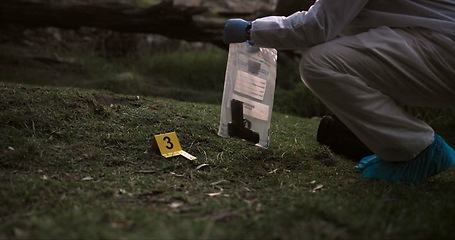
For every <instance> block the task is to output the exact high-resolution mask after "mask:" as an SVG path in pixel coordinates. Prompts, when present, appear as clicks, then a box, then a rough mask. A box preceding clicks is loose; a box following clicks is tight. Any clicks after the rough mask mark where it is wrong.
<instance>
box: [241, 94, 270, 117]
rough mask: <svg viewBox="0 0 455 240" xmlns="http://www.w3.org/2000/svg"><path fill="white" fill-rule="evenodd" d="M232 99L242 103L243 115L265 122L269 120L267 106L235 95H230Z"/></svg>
mask: <svg viewBox="0 0 455 240" xmlns="http://www.w3.org/2000/svg"><path fill="white" fill-rule="evenodd" d="M232 98H233V99H237V100H239V101H242V102H243V114H244V115H248V116H251V117H254V118H257V119H260V120H264V121H267V120H268V118H269V106H268V105H266V104H263V103H259V102H256V101H253V100H250V99H248V98H244V97H241V96H239V95H237V94H233V95H232Z"/></svg>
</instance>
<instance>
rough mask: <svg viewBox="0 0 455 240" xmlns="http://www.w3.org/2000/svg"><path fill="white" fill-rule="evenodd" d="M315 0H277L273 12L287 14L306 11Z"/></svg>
mask: <svg viewBox="0 0 455 240" xmlns="http://www.w3.org/2000/svg"><path fill="white" fill-rule="evenodd" d="M314 2H315V0H279V1H278V4H277V6H276V8H275V14H276V15H280V16H289V15H291V14H293V13H295V12H297V11H307V10H308V9H309V8H310V7H311V6H312V5H313V4H314Z"/></svg>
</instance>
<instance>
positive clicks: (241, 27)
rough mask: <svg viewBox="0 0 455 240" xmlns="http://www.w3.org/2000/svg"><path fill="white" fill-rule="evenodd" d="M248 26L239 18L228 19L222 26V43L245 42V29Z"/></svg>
mask: <svg viewBox="0 0 455 240" xmlns="http://www.w3.org/2000/svg"><path fill="white" fill-rule="evenodd" d="M248 24H250V22H247V21H245V20H243V19H240V18H235V19H229V20H227V21H226V24H225V25H224V32H223V42H224V43H226V44H229V43H241V42H245V41H246V40H247V39H246V27H247V26H248Z"/></svg>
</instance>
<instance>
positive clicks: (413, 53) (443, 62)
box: [223, 0, 455, 185]
mask: <svg viewBox="0 0 455 240" xmlns="http://www.w3.org/2000/svg"><path fill="white" fill-rule="evenodd" d="M223 39H224V42H225V43H240V42H244V41H247V40H249V41H251V42H252V43H253V44H255V45H256V46H258V47H266V48H276V49H278V50H281V49H301V50H303V57H302V60H301V64H300V75H301V79H302V80H303V82H304V83H305V84H306V85H307V86H308V88H309V89H310V90H311V91H312V92H313V93H314V94H315V95H316V96H318V97H319V98H320V99H321V101H322V102H323V103H324V104H325V105H326V106H327V107H328V108H329V109H330V110H331V111H332V112H333V113H334V114H335V115H336V116H337V117H338V118H339V119H340V120H341V121H342V122H343V123H344V124H345V125H346V126H347V127H348V128H349V129H350V130H351V131H352V132H353V133H354V134H355V135H356V136H357V137H358V138H359V139H360V140H361V141H362V142H363V143H364V144H365V145H366V146H367V147H368V148H369V149H371V151H372V152H373V153H374V154H373V155H371V156H367V157H364V158H362V159H361V160H360V163H359V164H358V165H357V168H359V169H362V173H361V174H360V178H362V179H379V180H385V181H390V182H399V183H405V184H411V185H417V184H420V183H423V182H424V181H425V180H426V179H427V178H428V177H430V176H433V175H436V174H438V173H440V172H442V171H444V170H446V169H447V168H449V167H451V166H453V165H455V152H454V150H453V149H452V148H451V147H450V146H449V145H447V143H446V142H445V141H444V140H443V138H442V137H441V136H440V135H438V134H436V133H435V132H434V130H433V129H432V128H431V127H430V126H429V125H427V124H426V123H425V122H423V121H421V120H419V119H418V118H416V117H413V116H411V115H410V114H408V113H407V112H406V111H405V110H404V109H403V106H405V105H407V106H425V107H450V106H455V42H454V41H455V0H431V1H430V0H319V1H316V2H315V3H314V5H313V6H312V7H311V8H310V9H308V11H299V12H296V13H294V14H292V15H290V16H288V17H284V16H269V17H264V18H259V19H256V20H254V21H252V22H249V21H245V20H242V19H230V20H228V21H227V22H226V25H225V28H224V35H223Z"/></svg>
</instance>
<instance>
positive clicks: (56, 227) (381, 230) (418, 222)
mask: <svg viewBox="0 0 455 240" xmlns="http://www.w3.org/2000/svg"><path fill="white" fill-rule="evenodd" d="M1 47H2V49H1V50H2V51H0V63H1V64H0V67H1V68H0V70H1V71H0V80H1V82H0V98H1V100H0V136H1V138H0V239H62V238H63V239H107V238H109V239H452V238H454V236H455V234H454V233H453V230H452V227H453V225H454V224H455V220H453V216H454V214H455V203H454V201H453V196H454V194H455V188H453V182H454V181H455V171H454V169H450V170H448V171H446V172H444V173H442V174H440V175H438V176H435V177H433V178H431V179H430V180H429V181H428V182H426V183H425V184H423V185H422V186H419V187H408V186H402V185H396V184H387V183H383V182H375V181H360V180H358V178H357V177H358V171H357V170H356V169H355V168H354V166H355V162H353V161H351V160H348V159H345V158H343V157H341V156H338V155H335V154H333V153H332V152H331V151H330V150H328V149H327V148H325V147H323V146H320V145H319V144H318V143H317V142H316V141H315V134H316V128H317V124H318V121H316V120H311V119H308V118H302V117H297V116H294V115H288V114H285V112H286V111H277V112H275V113H274V115H273V119H272V129H271V130H272V135H271V147H270V148H269V149H261V148H258V147H255V146H251V145H249V144H248V143H246V142H243V141H241V140H236V139H225V138H221V137H219V136H217V134H216V133H217V129H218V124H219V111H220V106H219V102H218V101H219V100H221V95H220V93H221V92H220V91H221V89H222V84H221V88H220V86H219V85H210V84H215V83H216V82H217V81H219V79H220V78H221V79H223V75H224V69H223V67H224V66H223V65H224V64H225V63H224V62H223V61H225V59H223V58H220V59H218V58H217V56H219V55H211V54H213V52H212V51H209V52H208V53H206V54H207V57H203V56H202V57H201V56H200V55H199V57H198V58H196V59H194V54H190V53H188V55H185V54H183V55H178V56H177V57H178V59H179V60H180V61H177V60H175V58H176V57H175V56H174V57H166V56H160V58H159V60H156V58H155V57H153V58H145V59H141V60H140V61H139V60H134V61H133V60H131V59H130V60H128V59H127V60H121V59H120V60H116V61H106V60H105V59H102V58H98V57H93V56H89V57H88V56H86V55H84V53H78V54H82V55H84V57H83V58H81V57H78V56H80V55H78V54H75V53H67V52H65V51H63V50H62V51H61V52H59V51H58V50H54V53H56V54H57V55H46V53H43V52H41V50H42V49H41V50H40V49H39V48H27V49H25V50H24V48H22V47H21V48H17V47H16V46H11V45H8V46H6V45H2V46H1ZM18 51H22V54H20V55H18V54H17V52H18ZM200 58H203V59H208V60H204V61H202V62H204V63H205V67H207V66H208V67H207V68H202V67H201V66H200V65H201V62H200V61H199V60H198V59H200ZM80 59H84V60H83V61H82V60H80ZM216 62H222V64H221V67H220V66H219V65H220V64H214V65H209V64H212V63H216ZM193 63H197V64H195V65H191V64H193ZM160 64H161V65H160ZM179 64H181V65H179ZM173 65H177V66H178V67H177V68H178V69H182V68H183V69H185V71H182V72H183V74H182V72H180V73H179V72H178V71H175V72H172V74H173V75H171V77H168V76H166V74H164V73H165V72H162V73H160V71H162V69H165V68H166V67H169V66H173ZM191 66H193V67H194V68H195V69H193V68H192V67H191ZM186 67H187V68H186ZM198 67H200V68H201V69H199V68H198ZM220 68H221V70H220ZM160 69H161V70H160ZM192 69H193V70H192ZM212 70H213V72H211V73H210V74H207V71H212ZM188 71H191V74H187V73H188ZM220 71H221V73H219V72H220ZM152 73H153V74H152ZM204 74H206V75H204ZM190 75H191V76H190ZM185 76H186V77H185ZM201 76H202V77H201ZM182 79H196V80H195V83H193V84H196V86H197V87H195V88H191V87H189V86H193V84H189V83H188V82H186V83H185V82H183V83H182V82H181V81H182ZM201 79H203V80H204V81H202V82H203V83H210V84H208V85H207V84H206V85H203V84H201V81H200V80H201ZM222 82H223V80H221V83H222ZM177 83H178V84H177ZM185 84H189V85H185ZM198 84H199V85H198ZM67 86H70V87H67ZM128 86H129V87H130V88H128ZM204 87H206V88H204ZM92 89H93V90H92ZM103 89H108V90H103ZM197 89H200V90H199V91H198V90H197ZM187 90H189V91H187ZM279 91H283V95H277V96H276V99H277V102H278V104H277V106H280V104H279V101H281V100H282V99H283V98H284V97H283V98H282V97H280V96H284V95H286V93H288V92H286V88H285V87H284V88H283V89H280V90H279ZM292 91H294V93H295V94H297V93H296V92H297V91H296V90H292ZM188 92H189V93H188ZM182 100H186V101H182ZM416 114H417V113H416ZM446 119H450V118H449V117H448V118H446ZM439 122H442V121H439ZM440 126H441V127H440V129H443V130H444V129H445V131H443V132H441V133H442V135H443V136H444V137H446V138H447V139H452V138H451V137H453V134H451V129H452V128H451V124H450V123H447V122H445V124H442V125H440ZM172 131H175V132H176V133H177V135H178V137H179V140H180V143H181V145H182V147H183V149H184V150H185V151H187V152H189V153H190V154H192V155H195V156H196V157H197V160H195V161H189V160H187V159H185V158H183V157H181V156H178V157H173V158H169V159H166V158H164V157H162V156H160V155H159V154H158V153H156V151H155V150H154V149H152V147H151V140H152V139H153V136H154V135H156V134H161V133H166V132H172ZM452 144H453V143H452Z"/></svg>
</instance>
